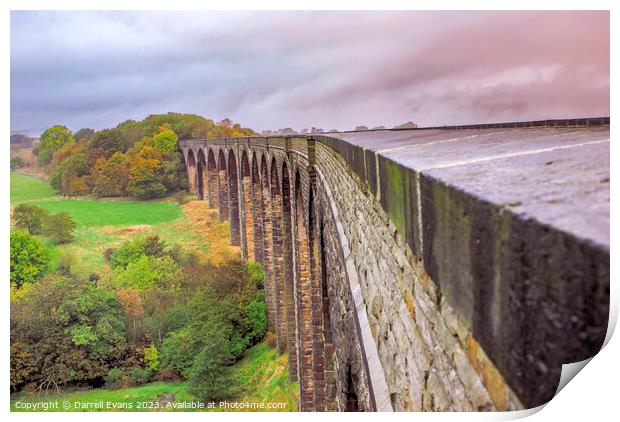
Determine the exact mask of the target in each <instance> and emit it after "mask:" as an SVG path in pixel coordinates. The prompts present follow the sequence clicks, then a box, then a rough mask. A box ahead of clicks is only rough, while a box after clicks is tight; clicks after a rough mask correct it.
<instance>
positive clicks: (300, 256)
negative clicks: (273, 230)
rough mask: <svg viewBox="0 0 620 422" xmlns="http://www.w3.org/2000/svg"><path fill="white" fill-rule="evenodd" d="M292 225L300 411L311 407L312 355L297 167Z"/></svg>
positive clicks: (305, 232)
mask: <svg viewBox="0 0 620 422" xmlns="http://www.w3.org/2000/svg"><path fill="white" fill-rule="evenodd" d="M294 192H295V225H294V232H295V235H296V248H295V251H296V255H295V256H296V258H297V259H296V262H297V280H296V281H297V283H296V286H295V293H296V302H297V303H296V308H297V312H298V315H299V316H298V318H297V342H298V345H299V347H298V361H299V400H300V410H302V411H303V410H309V409H312V408H314V387H315V384H314V376H313V369H314V368H313V367H314V355H313V344H314V339H313V330H312V277H311V267H310V253H309V239H308V221H307V220H308V214H307V208H305V207H304V204H305V203H306V201H305V198H304V194H303V188H302V179H301V173H300V171H299V169H297V170H296V171H295V190H294Z"/></svg>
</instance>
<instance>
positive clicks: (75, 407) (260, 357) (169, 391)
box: [11, 343, 298, 412]
mask: <svg viewBox="0 0 620 422" xmlns="http://www.w3.org/2000/svg"><path fill="white" fill-rule="evenodd" d="M232 370H233V372H234V378H235V384H236V386H237V388H238V391H237V392H236V394H235V395H234V397H231V398H229V399H227V401H228V402H235V401H236V402H252V403H267V402H271V403H274V402H278V403H286V408H285V409H281V410H284V411H294V410H296V409H297V388H298V385H297V383H291V382H290V381H289V379H288V360H287V357H286V355H278V353H277V352H276V350H275V349H273V348H270V347H269V346H267V345H266V344H265V343H260V344H258V345H256V346H254V347H252V348H251V349H249V350H248V351H247V352H246V354H245V356H244V357H243V359H241V360H240V361H239V362H238V363H236V364H235V365H234V366H233V368H232ZM171 396H174V400H175V403H181V402H190V401H192V400H193V401H196V398H195V397H194V396H192V394H191V393H189V391H188V389H187V382H154V383H151V384H147V385H143V386H140V387H134V388H125V389H119V390H108V389H105V388H98V389H93V390H84V391H73V392H66V393H50V394H48V395H43V394H32V393H20V394H14V395H12V396H11V411H12V412H20V411H26V410H25V409H23V408H22V409H19V408H17V403H18V402H20V403H41V402H58V407H59V408H58V409H52V408H50V409H49V410H47V411H65V410H67V411H115V410H120V411H154V410H159V411H162V410H163V411H166V410H188V411H191V410H193V409H171V408H166V407H165V405H164V407H162V405H161V404H160V408H159V409H153V408H138V406H139V404H140V403H145V402H146V403H154V404H153V405H152V407H154V406H157V405H156V403H159V402H160V400H161V399H162V398H163V397H171ZM64 402H68V403H69V408H68V409H63V403H64ZM101 402H103V405H104V406H108V405H107V403H116V404H117V406H118V405H120V404H122V405H124V406H126V408H125V409H120V408H116V409H113V408H112V409H101V408H86V409H84V408H83V406H80V404H83V403H101ZM127 406H131V407H130V408H127ZM205 410H215V411H218V410H220V409H219V408H217V407H216V408H215V409H205Z"/></svg>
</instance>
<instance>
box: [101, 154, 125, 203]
mask: <svg viewBox="0 0 620 422" xmlns="http://www.w3.org/2000/svg"><path fill="white" fill-rule="evenodd" d="M128 182H129V162H128V160H127V157H126V156H125V154H123V153H121V152H116V153H114V154H113V155H112V156H111V157H110V159H109V160H107V161H106V160H101V162H100V163H99V166H98V172H97V178H96V179H95V186H94V188H93V193H94V194H95V195H97V196H123V195H124V194H125V189H126V188H127V183H128Z"/></svg>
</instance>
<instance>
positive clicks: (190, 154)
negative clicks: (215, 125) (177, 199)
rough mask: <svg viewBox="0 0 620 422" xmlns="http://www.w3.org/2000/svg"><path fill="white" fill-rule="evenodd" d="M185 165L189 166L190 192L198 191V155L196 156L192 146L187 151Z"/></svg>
mask: <svg viewBox="0 0 620 422" xmlns="http://www.w3.org/2000/svg"><path fill="white" fill-rule="evenodd" d="M185 165H186V166H187V179H188V182H189V191H190V193H196V192H197V189H196V188H197V186H196V174H197V173H196V157H195V156H194V151H192V149H191V148H190V149H189V150H188V151H187V159H186V160H185Z"/></svg>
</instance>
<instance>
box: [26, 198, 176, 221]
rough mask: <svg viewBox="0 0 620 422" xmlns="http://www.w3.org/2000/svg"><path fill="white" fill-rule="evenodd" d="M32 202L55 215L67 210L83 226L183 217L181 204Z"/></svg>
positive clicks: (70, 201) (76, 201)
mask: <svg viewBox="0 0 620 422" xmlns="http://www.w3.org/2000/svg"><path fill="white" fill-rule="evenodd" d="M30 203H31V204H33V205H37V206H39V207H42V208H45V209H46V210H48V211H49V212H51V213H57V212H60V211H67V212H69V213H70V214H71V216H72V217H73V219H74V220H75V222H76V223H77V224H78V226H82V227H101V226H117V227H122V226H134V225H139V224H148V225H154V224H161V223H166V222H168V221H172V220H176V219H177V218H180V217H181V216H182V215H183V212H182V211H181V208H179V206H178V204H177V203H176V202H170V201H168V202H164V201H124V200H114V201H107V200H105V201H102V200H94V199H55V200H46V201H32V202H30Z"/></svg>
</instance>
